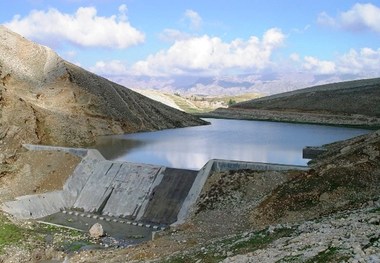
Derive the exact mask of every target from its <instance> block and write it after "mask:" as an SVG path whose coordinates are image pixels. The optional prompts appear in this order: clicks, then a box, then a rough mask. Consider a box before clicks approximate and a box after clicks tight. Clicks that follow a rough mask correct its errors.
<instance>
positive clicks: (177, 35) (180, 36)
mask: <svg viewBox="0 0 380 263" xmlns="http://www.w3.org/2000/svg"><path fill="white" fill-rule="evenodd" d="M159 38H160V39H161V40H162V41H165V42H175V41H178V40H186V39H189V38H191V35H190V34H188V33H185V32H182V31H179V30H177V29H171V28H167V29H164V31H163V32H162V33H160V35H159Z"/></svg>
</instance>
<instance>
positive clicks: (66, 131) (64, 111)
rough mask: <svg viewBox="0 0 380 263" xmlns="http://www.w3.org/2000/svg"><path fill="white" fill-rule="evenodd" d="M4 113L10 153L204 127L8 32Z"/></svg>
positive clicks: (2, 130) (3, 56)
mask: <svg viewBox="0 0 380 263" xmlns="http://www.w3.org/2000/svg"><path fill="white" fill-rule="evenodd" d="M0 109H1V121H0V125H1V126H0V140H1V143H2V144H1V146H2V148H5V149H4V150H9V149H13V148H14V147H13V146H16V145H20V143H23V142H28V143H44V144H60V145H71V146H77V145H83V144H87V143H91V142H92V141H93V138H94V137H95V136H98V135H106V134H118V133H127V132H138V131H147V130H158V129H165V128H175V127H185V126H192V125H200V124H204V122H203V121H202V120H200V119H198V118H195V117H193V116H191V115H188V114H186V113H183V112H181V111H177V110H174V109H173V108H170V107H167V106H165V105H163V104H161V103H159V102H156V101H153V100H150V99H148V98H146V97H144V96H142V95H140V94H138V93H136V92H133V91H131V90H129V89H127V88H125V87H123V86H120V85H118V84H116V83H113V82H111V81H109V80H107V79H104V78H102V77H99V76H97V75H95V74H92V73H90V72H88V71H86V70H84V69H82V68H80V67H78V66H75V65H73V64H71V63H69V62H67V61H65V60H63V59H62V58H60V57H59V56H58V55H57V54H56V53H55V52H54V51H53V50H51V49H50V48H47V47H45V46H41V45H38V44H36V43H33V42H31V41H29V40H27V39H25V38H23V37H21V36H20V35H18V34H15V33H13V32H12V31H10V30H8V29H7V28H6V27H4V26H0ZM5 144H7V145H5ZM3 153H4V151H3Z"/></svg>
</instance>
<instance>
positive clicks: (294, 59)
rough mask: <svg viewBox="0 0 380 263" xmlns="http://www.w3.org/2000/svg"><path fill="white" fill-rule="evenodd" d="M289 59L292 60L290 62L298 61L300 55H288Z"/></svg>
mask: <svg viewBox="0 0 380 263" xmlns="http://www.w3.org/2000/svg"><path fill="white" fill-rule="evenodd" d="M289 58H290V59H291V60H292V61H296V62H298V61H300V55H298V54H297V53H292V54H290V56H289Z"/></svg>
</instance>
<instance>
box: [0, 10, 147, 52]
mask: <svg viewBox="0 0 380 263" xmlns="http://www.w3.org/2000/svg"><path fill="white" fill-rule="evenodd" d="M126 11H127V6H126V5H121V6H120V7H119V14H118V15H113V16H110V17H103V16H98V15H97V10H96V8H95V7H80V8H79V9H78V10H77V11H76V12H75V13H74V14H65V13H61V12H60V11H59V10H57V9H54V8H51V9H49V10H47V11H38V10H34V11H31V12H30V13H29V14H28V15H27V16H25V17H23V18H22V17H20V16H19V15H17V16H14V17H13V19H12V21H10V22H8V23H5V26H7V27H8V28H10V29H12V30H14V31H15V32H17V33H19V34H21V35H23V36H25V37H28V38H31V39H33V40H36V41H39V42H41V43H44V44H47V45H49V46H58V45H59V44H60V43H61V42H69V43H72V44H75V45H78V46H85V47H106V48H119V49H122V48H127V47H129V46H132V45H137V44H139V43H142V42H144V38H145V36H144V34H143V33H142V32H140V31H138V30H137V29H136V28H134V27H133V26H131V24H130V23H129V22H128V20H127V15H126Z"/></svg>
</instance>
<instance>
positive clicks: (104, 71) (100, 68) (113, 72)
mask: <svg viewBox="0 0 380 263" xmlns="http://www.w3.org/2000/svg"><path fill="white" fill-rule="evenodd" d="M90 70H91V71H92V72H95V73H97V74H100V75H103V76H122V75H126V74H128V73H129V71H128V69H127V66H126V65H125V64H124V63H123V62H121V61H120V60H111V61H103V60H101V61H98V62H96V64H95V66H93V67H91V68H90Z"/></svg>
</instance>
